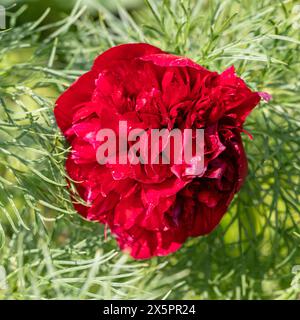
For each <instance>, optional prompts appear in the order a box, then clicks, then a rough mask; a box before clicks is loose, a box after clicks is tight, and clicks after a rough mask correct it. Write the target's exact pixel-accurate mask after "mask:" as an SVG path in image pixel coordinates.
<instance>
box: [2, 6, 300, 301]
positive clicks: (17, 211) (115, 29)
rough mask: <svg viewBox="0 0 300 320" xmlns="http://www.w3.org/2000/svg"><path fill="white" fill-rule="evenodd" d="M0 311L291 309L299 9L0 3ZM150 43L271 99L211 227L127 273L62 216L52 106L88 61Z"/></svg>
mask: <svg viewBox="0 0 300 320" xmlns="http://www.w3.org/2000/svg"><path fill="white" fill-rule="evenodd" d="M0 4H1V5H5V6H6V8H7V29H5V30H0V173H1V175H0V246H1V249H0V266H2V268H1V270H0V299H48V298H51V299H57V298H60V299H64V298H69V299H77V298H80V299H108V298H114V299H137V298H146V299H162V298H175V299H298V298H299V292H300V289H299V288H300V286H299V284H300V274H299V273H296V272H293V270H295V269H293V267H294V266H296V265H297V264H300V255H299V242H300V238H299V213H300V212H299V211H300V210H299V194H300V192H299V191H300V190H299V186H300V181H299V180H300V178H299V168H300V165H299V163H300V162H299V154H300V153H299V151H300V139H299V132H300V122H299V119H300V117H299V115H300V111H299V105H300V103H299V102H300V95H299V92H300V90H299V89H300V58H299V57H300V54H299V53H300V52H299V48H300V33H299V30H300V6H299V3H298V2H297V1H271V0H263V1H251V2H249V1H243V0H232V1H226V0H225V1H218V0H214V1H206V0H201V1H192V0H190V1H189V0H183V1H172V0H165V1H160V0H157V1H139V0H127V1H126V0H123V1H105V0H103V1H100V0H99V1H96V0H95V1H92V0H91V1H79V2H78V1H77V2H75V1H68V2H62V1H54V0H53V1H3V0H1V1H0ZM128 42H149V43H151V44H154V45H157V46H159V47H161V48H162V49H164V50H166V51H169V52H173V53H176V54H181V55H185V56H188V57H190V58H192V59H194V60H195V61H197V62H198V63H200V64H202V65H204V66H205V67H207V68H209V69H211V70H216V71H218V72H221V71H222V70H224V69H225V68H227V67H228V66H230V65H232V64H234V65H235V67H236V69H237V73H238V74H239V75H240V76H242V77H243V78H244V79H245V80H246V81H247V83H248V84H249V85H250V86H251V87H252V88H253V89H255V90H259V91H267V92H269V93H270V94H272V96H273V99H272V101H271V102H270V103H269V104H266V103H261V105H260V107H259V108H257V109H256V110H255V111H254V112H253V114H251V116H250V117H249V119H248V120H247V123H246V126H245V129H246V130H247V131H249V132H250V133H251V134H252V135H253V136H254V140H253V141H250V140H249V139H248V138H247V136H246V135H244V136H243V139H244V141H245V145H246V149H247V155H248V160H249V175H248V179H247V180H246V182H245V185H244V186H243V188H242V190H241V192H240V193H239V194H238V195H237V196H236V197H235V199H234V201H233V203H232V205H231V207H230V210H229V212H228V213H227V214H226V215H225V217H224V218H223V220H222V222H221V225H220V226H219V227H218V228H217V229H216V230H215V231H214V232H212V233H211V234H210V235H208V236H206V237H201V238H197V239H190V240H189V241H187V243H186V244H185V245H184V246H183V248H182V249H181V250H179V251H178V252H176V253H175V254H172V255H170V256H167V257H161V258H154V259H151V260H147V261H142V262H141V261H134V260H132V259H131V258H130V257H128V256H127V255H125V254H123V253H120V252H119V251H118V250H117V246H116V243H115V241H114V240H113V239H112V237H111V236H110V235H108V237H107V238H106V239H105V238H104V237H103V233H104V231H103V228H102V226H100V225H98V224H96V223H91V222H88V221H85V220H83V219H81V218H80V217H79V216H78V214H77V213H76V212H74V210H73V207H72V204H71V202H70V199H69V195H68V192H67V190H66V188H65V171H64V161H65V156H66V154H67V152H68V146H67V145H65V142H64V139H62V137H61V135H60V133H59V130H58V128H57V126H56V124H55V121H54V117H53V107H54V101H55V99H56V98H57V97H58V95H59V94H60V92H62V91H63V90H65V88H66V87H67V86H68V85H69V84H70V83H71V82H72V81H74V80H75V79H76V78H77V77H78V76H79V75H81V74H82V73H84V72H85V71H86V70H88V69H89V67H90V66H91V63H92V61H93V59H94V58H95V56H96V55H98V54H99V53H101V52H103V51H104V50H106V49H107V48H109V47H111V46H113V45H116V44H119V43H128Z"/></svg>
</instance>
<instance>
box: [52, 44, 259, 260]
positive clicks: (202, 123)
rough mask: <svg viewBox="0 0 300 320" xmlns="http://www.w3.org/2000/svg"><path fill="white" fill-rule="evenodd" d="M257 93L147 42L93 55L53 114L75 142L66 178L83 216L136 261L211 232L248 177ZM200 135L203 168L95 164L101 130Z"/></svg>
mask: <svg viewBox="0 0 300 320" xmlns="http://www.w3.org/2000/svg"><path fill="white" fill-rule="evenodd" d="M259 101H260V95H259V93H257V92H253V91H251V90H250V89H249V88H248V87H247V86H246V84H245V82H244V81H243V80H242V79H240V78H239V77H237V76H236V74H235V71H234V68H233V67H231V68H229V69H227V70H225V71H224V72H223V73H221V74H218V73H216V72H210V71H209V70H207V69H205V68H203V67H201V66H200V65H198V64H196V63H195V62H193V61H191V60H189V59H187V58H184V57H178V56H174V55H171V54H168V53H166V52H163V51H161V50H160V49H158V48H156V47H153V46H151V45H148V44H143V43H140V44H125V45H119V46H116V47H114V48H111V49H109V50H107V51H106V52H104V53H103V54H101V55H100V56H99V57H97V58H96V60H95V62H94V65H93V67H92V69H91V70H90V71H89V72H87V73H85V74H84V75H82V76H81V77H80V78H79V79H78V80H77V81H76V82H75V83H73V84H72V85H71V86H70V88H68V89H67V90H66V91H65V92H64V93H63V94H62V95H61V96H60V97H59V98H58V100H57V102H56V106H55V110H54V113H55V117H56V121H57V124H58V126H59V127H60V129H61V131H62V132H63V134H64V136H65V137H66V139H67V140H68V142H69V144H70V145H71V148H72V151H71V153H70V154H69V157H68V159H67V161H66V170H67V172H68V175H69V177H70V178H71V179H72V180H74V181H76V183H75V184H76V188H77V191H78V193H79V195H80V197H81V198H82V199H83V200H84V201H85V202H86V205H82V204H79V203H77V202H76V201H75V200H74V206H75V208H76V210H77V211H78V212H79V213H80V214H81V215H82V216H84V217H85V218H86V219H89V220H95V221H99V222H100V223H103V224H106V225H108V226H109V228H110V230H111V232H112V234H114V235H115V236H116V239H117V241H118V244H119V246H120V248H121V249H122V250H125V251H127V252H129V253H130V254H131V256H133V257H134V258H136V259H145V258H149V257H152V256H162V255H167V254H169V253H171V252H174V251H176V250H178V249H179V248H180V246H181V245H182V243H183V242H184V241H185V240H186V239H187V238H188V237H196V236H200V235H204V234H207V233H209V232H211V231H212V230H213V229H214V228H215V227H216V226H217V225H218V223H219V222H220V220H221V218H222V216H223V215H224V214H225V212H226V210H227V208H228V206H229V204H230V202H231V200H232V198H233V196H234V194H235V193H236V192H238V191H239V189H240V187H241V185H242V184H243V182H244V180H245V177H246V174H247V159H246V156H245V152H244V148H243V144H242V140H241V135H240V133H241V131H243V123H244V121H245V119H246V117H247V116H248V115H249V113H250V112H251V110H252V109H253V108H254V107H255V106H256V105H257V104H258V103H259ZM120 121H127V122H128V123H129V125H130V128H144V129H145V130H149V129H151V128H154V129H161V128H168V129H170V130H171V129H173V128H179V129H180V130H184V129H185V128H202V129H204V152H205V153H204V155H205V156H204V170H203V171H202V172H201V174H199V175H198V176H186V175H184V174H183V167H184V165H185V164H182V165H176V164H172V163H171V164H168V165H167V164H141V163H138V164H134V165H133V164H109V163H108V164H104V165H100V164H99V163H98V162H97V159H96V150H97V147H98V146H99V142H98V141H97V139H96V135H97V132H98V131H99V130H100V129H101V128H110V129H112V130H114V131H116V132H117V131H118V124H119V122H120Z"/></svg>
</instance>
